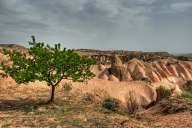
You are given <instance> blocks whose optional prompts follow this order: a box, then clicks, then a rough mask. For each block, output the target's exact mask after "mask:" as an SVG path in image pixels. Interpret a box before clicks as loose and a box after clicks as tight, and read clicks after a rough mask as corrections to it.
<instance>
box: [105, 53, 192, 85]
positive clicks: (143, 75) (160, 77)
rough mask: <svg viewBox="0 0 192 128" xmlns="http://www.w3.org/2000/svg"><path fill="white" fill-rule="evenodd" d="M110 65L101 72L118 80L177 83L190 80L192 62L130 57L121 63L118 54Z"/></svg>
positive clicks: (191, 78)
mask: <svg viewBox="0 0 192 128" xmlns="http://www.w3.org/2000/svg"><path fill="white" fill-rule="evenodd" d="M112 62H113V63H112V64H111V66H109V67H108V68H106V70H105V71H104V72H102V73H103V74H106V75H107V76H109V75H114V76H115V77H116V78H118V79H119V81H131V80H142V81H147V82H161V81H167V82H169V83H179V82H181V81H186V80H192V62H190V61H179V60H176V59H162V60H157V61H153V62H144V61H142V60H138V59H132V60H130V61H129V62H128V63H125V64H123V63H122V62H121V60H120V59H119V58H118V56H114V58H113V60H112Z"/></svg>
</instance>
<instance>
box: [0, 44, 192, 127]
mask: <svg viewBox="0 0 192 128" xmlns="http://www.w3.org/2000/svg"><path fill="white" fill-rule="evenodd" d="M0 47H1V48H6V49H9V50H17V51H20V52H22V53H23V52H24V53H26V52H27V49H26V48H24V47H22V46H18V45H5V44H4V45H0ZM76 51H77V52H79V53H80V54H81V55H85V56H90V57H95V58H96V59H97V64H96V65H92V66H91V71H92V72H93V73H94V74H95V77H94V78H93V79H92V80H89V81H88V82H87V83H79V82H72V81H69V80H65V79H63V80H62V81H61V83H60V86H59V87H58V88H57V93H56V102H55V103H53V104H50V105H47V104H45V102H46V101H47V99H48V97H49V92H50V88H49V87H48V86H46V83H45V82H39V81H35V82H31V83H29V84H20V85H19V84H17V83H16V82H15V81H14V80H13V79H12V78H11V77H9V76H6V75H5V74H4V72H3V71H1V72H0V78H1V79H0V122H2V123H1V124H0V127H16V126H17V127H40V126H41V127H57V126H58V127H69V128H70V127H71V128H73V127H77V128H78V127H83V128H84V127H85V128H86V127H93V128H94V127H95V128H97V127H101V128H105V127H106V128H111V127H117V128H119V127H123V128H124V127H125V128H126V127H127V128H131V127H133V128H156V127H160V128H165V127H173V128H183V127H185V128H190V127H191V125H192V123H191V119H192V115H191V111H192V109H191V108H192V102H191V100H192V87H191V81H192V62H191V61H189V60H188V61H186V60H185V61H184V60H182V59H181V60H180V59H178V58H177V57H175V56H173V55H171V54H169V53H166V52H163V53H159V52H129V51H99V50H76ZM2 61H6V62H7V63H10V64H11V62H10V60H9V59H8V57H7V56H5V55H4V54H3V53H0V62H2ZM162 88H163V89H162ZM159 90H160V91H159ZM34 92H35V93H34ZM173 122H176V123H173Z"/></svg>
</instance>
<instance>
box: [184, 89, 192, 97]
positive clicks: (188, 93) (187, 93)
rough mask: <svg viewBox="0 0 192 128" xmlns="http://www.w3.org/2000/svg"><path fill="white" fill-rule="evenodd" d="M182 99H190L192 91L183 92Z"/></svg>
mask: <svg viewBox="0 0 192 128" xmlns="http://www.w3.org/2000/svg"><path fill="white" fill-rule="evenodd" d="M182 97H185V98H192V91H183V94H182Z"/></svg>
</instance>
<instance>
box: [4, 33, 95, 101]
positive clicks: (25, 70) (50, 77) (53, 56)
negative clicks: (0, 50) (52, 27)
mask: <svg viewBox="0 0 192 128" xmlns="http://www.w3.org/2000/svg"><path fill="white" fill-rule="evenodd" d="M29 45H30V46H31V47H30V48H29V52H28V54H29V55H27V54H22V53H20V52H17V51H13V52H11V51H8V50H5V49H4V54H8V55H9V56H10V59H11V60H12V61H13V64H12V65H11V66H10V65H6V64H5V63H2V67H3V70H4V71H5V72H6V73H7V74H8V75H10V76H11V77H12V78H13V79H15V81H16V82H17V83H19V84H20V83H28V82H34V81H35V80H39V81H46V82H47V85H48V86H50V87H51V97H50V99H49V101H48V102H49V103H50V102H53V101H54V95H55V87H56V86H58V85H59V83H60V81H61V80H62V79H64V78H65V79H71V80H73V81H79V82H82V81H85V80H87V79H90V78H92V77H93V76H94V74H93V73H92V72H91V71H90V66H91V65H92V64H94V63H95V60H94V59H92V58H89V57H85V56H80V55H79V54H77V53H76V52H74V51H73V50H70V49H66V48H63V49H61V46H60V44H56V45H55V47H51V46H49V45H45V44H44V43H43V42H36V40H35V37H34V36H32V42H29Z"/></svg>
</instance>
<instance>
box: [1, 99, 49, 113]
mask: <svg viewBox="0 0 192 128" xmlns="http://www.w3.org/2000/svg"><path fill="white" fill-rule="evenodd" d="M46 104H47V102H46V101H34V100H0V111H10V110H21V111H22V110H25V109H27V108H34V109H36V108H38V107H40V106H42V105H46Z"/></svg>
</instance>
